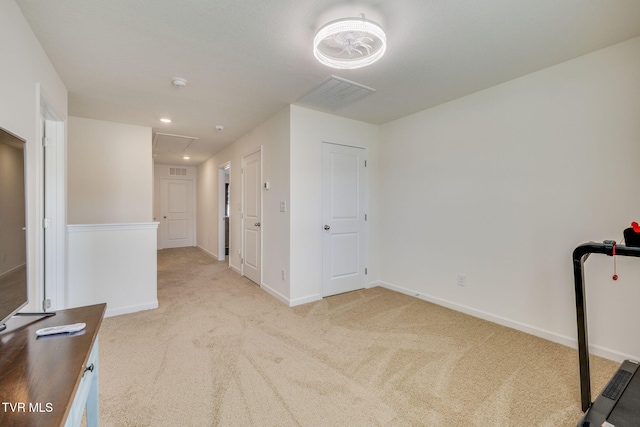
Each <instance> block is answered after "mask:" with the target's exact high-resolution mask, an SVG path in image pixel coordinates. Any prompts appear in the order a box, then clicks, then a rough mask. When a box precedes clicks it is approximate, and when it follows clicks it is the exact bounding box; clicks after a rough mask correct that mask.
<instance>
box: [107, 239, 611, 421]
mask: <svg viewBox="0 0 640 427" xmlns="http://www.w3.org/2000/svg"><path fill="white" fill-rule="evenodd" d="M568 286H570V284H568ZM158 299H159V305H160V307H159V308H158V309H156V310H150V311H145V312H139V313H134V314H130V315H124V316H117V317H111V318H107V319H105V320H104V323H103V326H102V329H101V334H100V411H101V413H100V420H101V423H102V425H105V426H484V427H486V426H536V427H537V426H575V425H576V423H577V422H578V420H579V419H580V416H581V411H580V406H579V402H580V396H579V380H578V362H577V352H576V350H574V349H570V348H567V347H564V346H561V345H558V344H555V343H552V342H549V341H545V340H543V339H540V338H536V337H534V336H531V335H527V334H524V333H522V332H518V331H515V330H512V329H509V328H506V327H502V326H499V325H496V324H493V323H490V322H486V321H483V320H479V319H476V318H473V317H470V316H467V315H464V314H461V313H458V312H455V311H452V310H449V309H446V308H443V307H440V306H437V305H434V304H430V303H428V302H425V301H422V300H420V299H417V298H412V297H410V296H407V295H403V294H399V293H396V292H392V291H390V290H387V289H384V288H372V289H366V290H361V291H357V292H352V293H348V294H343V295H338V296H334V297H330V298H325V299H323V300H322V301H319V302H315V303H311V304H307V305H303V306H298V307H294V308H289V307H287V306H285V305H284V304H282V303H281V302H279V301H277V300H276V299H274V298H273V297H271V296H270V295H268V294H267V293H266V292H264V291H263V290H261V289H260V287H258V286H257V285H255V284H254V283H252V282H250V281H249V280H247V279H245V278H243V277H240V276H239V275H238V274H236V273H235V272H233V271H232V270H229V269H228V268H227V267H226V264H225V263H220V262H216V261H214V260H213V259H212V258H211V257H210V256H208V255H207V254H205V253H204V252H202V251H200V250H198V249H196V248H179V249H169V250H163V251H159V252H158ZM591 363H592V377H593V383H592V387H593V389H594V390H595V391H599V390H601V389H602V387H603V386H604V385H605V384H606V381H607V380H608V379H609V378H610V376H611V375H612V374H613V373H614V372H615V370H616V369H617V366H618V365H617V364H616V363H614V362H611V361H607V360H604V359H601V358H597V357H594V358H593V359H592V362H591Z"/></svg>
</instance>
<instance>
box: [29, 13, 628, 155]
mask: <svg viewBox="0 0 640 427" xmlns="http://www.w3.org/2000/svg"><path fill="white" fill-rule="evenodd" d="M16 3H17V4H18V5H19V6H20V8H21V9H22V11H23V13H24V15H25V17H26V19H27V21H28V22H29V24H30V25H31V27H32V29H33V31H34V33H35V34H36V36H37V37H38V39H39V40H40V43H41V44H42V46H43V48H44V50H45V51H46V53H47V54H48V56H49V58H50V59H51V62H52V63H53V65H54V67H55V68H56V70H57V71H58V73H59V75H60V77H61V79H62V80H63V82H64V84H65V85H66V87H67V89H68V90H69V115H71V116H76V117H85V118H92V119H100V120H107V121H114V122H120V123H129V124H135V125H141V126H149V127H152V128H153V131H154V133H156V132H159V133H167V134H172V135H185V136H190V137H194V138H197V140H195V141H194V142H193V143H192V144H191V145H190V147H189V154H190V155H191V160H189V161H183V160H182V159H181V157H180V156H179V154H181V153H178V152H176V151H175V150H174V151H171V152H170V153H169V154H167V153H164V154H163V153H158V156H157V157H156V159H155V161H156V162H157V163H180V164H183V163H186V164H197V163H200V162H202V161H204V160H205V159H207V158H208V157H210V156H211V155H212V154H213V153H215V152H217V151H219V150H220V149H222V148H223V147H225V146H226V145H228V144H230V143H232V142H233V141H235V140H236V139H238V138H239V137H240V136H242V135H243V134H245V133H247V132H248V131H250V130H251V129H253V128H254V127H256V126H257V125H258V124H260V123H261V122H263V121H264V120H266V119H268V118H269V117H271V116H272V115H274V114H275V113H277V112H278V111H280V110H281V109H282V108H284V107H285V106H286V105H288V104H291V103H296V101H298V100H299V99H300V98H301V97H302V96H304V95H305V94H307V93H308V92H310V91H311V90H313V89H314V88H315V87H316V86H318V85H319V84H321V83H322V82H324V81H325V80H326V79H327V78H328V77H329V76H331V75H335V76H338V77H341V78H345V79H348V80H351V81H354V82H356V83H359V84H362V85H365V86H368V87H371V88H374V89H376V92H375V93H374V94H372V95H369V96H367V97H365V98H363V99H362V100H360V101H356V102H355V103H353V104H350V105H348V106H345V107H343V108H341V109H339V110H337V111H335V112H334V113H335V114H338V115H341V116H344V117H349V118H353V119H357V120H362V121H366V122H370V123H375V124H382V123H385V122H388V121H391V120H394V119H397V118H400V117H403V116H406V115H409V114H411V113H415V112H417V111H421V110H424V109H426V108H429V107H432V106H435V105H438V104H441V103H443V102H446V101H449V100H452V99H455V98H459V97H462V96H464V95H467V94H470V93H473V92H477V91H479V90H482V89H485V88H487V87H490V86H494V85H496V84H499V83H502V82H505V81H508V80H511V79H514V78H517V77H520V76H522V75H525V74H528V73H531V72H534V71H537V70H540V69H543V68H546V67H549V66H552V65H554V64H558V63H560V62H563V61H566V60H568V59H571V58H575V57H577V56H580V55H583V54H585V53H588V52H591V51H594V50H597V49H601V48H603V47H606V46H609V45H612V44H615V43H618V42H621V41H624V40H626V39H629V38H633V37H636V36H640V0H377V1H363V2H354V1H349V0H345V1H335V0H270V1H266V0H189V1H177V0H135V1H132V0H109V1H104V0H55V1H45V0H16ZM361 13H364V14H365V15H366V17H367V18H369V19H373V20H375V21H377V22H379V23H380V24H381V25H382V26H383V28H384V29H385V30H386V32H387V40H388V49H387V52H386V54H385V56H384V57H383V58H382V59H381V60H380V61H379V62H377V63H375V64H373V65H371V66H369V67H367V68H363V69H358V70H347V71H340V70H333V69H331V68H328V67H326V66H323V65H321V64H319V63H318V62H317V61H316V60H315V58H314V56H313V53H312V46H311V44H312V40H313V36H314V34H315V32H316V31H317V30H318V29H319V28H320V27H321V26H322V25H323V24H325V23H326V22H328V21H330V20H333V19H337V18H339V17H346V16H359V15H360V14H361ZM174 77H182V78H185V79H186V80H188V82H189V84H188V86H187V87H186V88H183V89H177V88H175V87H173V86H172V85H171V79H172V78H174ZM161 117H170V118H171V119H173V123H170V124H164V123H161V122H160V121H159V119H160V118H161ZM216 125H223V126H224V127H225V129H224V130H223V131H222V132H217V131H216V130H215V126H216Z"/></svg>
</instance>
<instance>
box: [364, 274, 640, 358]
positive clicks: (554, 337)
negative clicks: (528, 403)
mask: <svg viewBox="0 0 640 427" xmlns="http://www.w3.org/2000/svg"><path fill="white" fill-rule="evenodd" d="M375 286H380V287H382V288H386V289H389V290H392V291H396V292H400V293H402V294H405V295H409V296H412V297H416V298H419V299H421V300H424V301H428V302H431V303H433V304H436V305H440V306H442V307H447V308H450V309H452V310H455V311H458V312H461V313H465V314H468V315H470V316H473V317H477V318H479V319H483V320H487V321H489V322H492V323H496V324H498V325H502V326H506V327H508V328H511V329H515V330H518V331H521V332H525V333H527V334H530V335H534V336H536V337H539V338H543V339H545V340H548V341H551V342H555V343H557V344H561V345H564V346H567V347H571V348H575V349H577V348H578V340H577V338H572V337H567V336H565V335H560V334H557V333H555V332H550V331H547V330H545V329H540V328H538V327H535V326H531V325H527V324H524V323H520V322H516V321H514V320H511V319H507V318H505V317H501V316H496V315H494V314H491V313H487V312H485V311H482V310H477V309H475V308H472V307H468V306H465V305H461V304H457V303H454V302H451V301H448V300H444V299H442V298H438V297H434V296H431V295H426V294H423V293H421V292H416V291H413V290H411V289H407V288H403V287H401V286H396V285H392V284H391V283H386V282H383V281H378V282H374V283H371V287H375ZM589 350H590V352H591V353H592V354H594V355H596V356H600V357H604V358H605V359H609V360H613V361H616V362H622V361H624V360H626V359H637V358H638V357H637V356H633V355H629V354H626V353H621V352H619V351H615V350H611V349H608V348H605V347H601V346H597V345H590V346H589Z"/></svg>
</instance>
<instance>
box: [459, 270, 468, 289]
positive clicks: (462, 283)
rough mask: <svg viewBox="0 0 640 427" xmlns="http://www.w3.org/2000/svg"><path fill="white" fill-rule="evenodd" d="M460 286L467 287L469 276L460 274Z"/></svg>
mask: <svg viewBox="0 0 640 427" xmlns="http://www.w3.org/2000/svg"><path fill="white" fill-rule="evenodd" d="M458 286H467V275H466V274H462V273H458Z"/></svg>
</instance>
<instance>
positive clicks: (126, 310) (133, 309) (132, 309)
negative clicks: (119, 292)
mask: <svg viewBox="0 0 640 427" xmlns="http://www.w3.org/2000/svg"><path fill="white" fill-rule="evenodd" d="M154 308H158V300H155V301H154V302H149V303H146V304H138V305H130V306H128V307H120V308H114V309H109V307H107V311H106V312H105V314H104V317H113V316H120V315H123V314H131V313H137V312H138V311H145V310H153V309H154Z"/></svg>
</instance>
